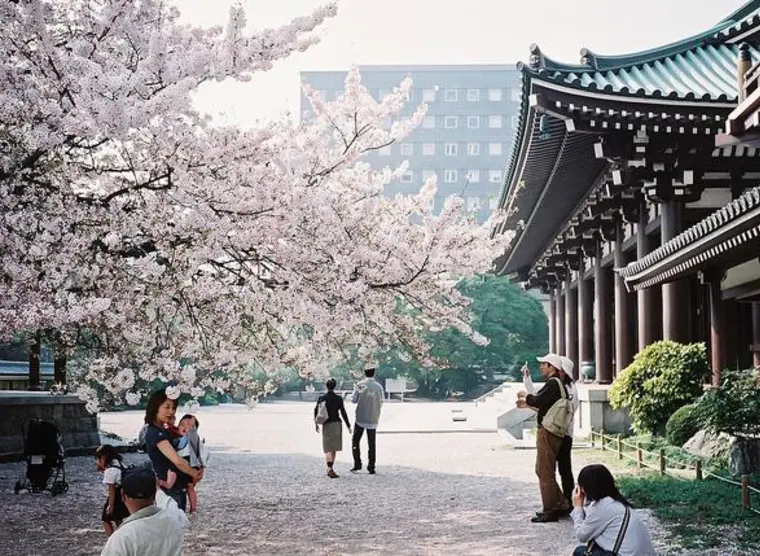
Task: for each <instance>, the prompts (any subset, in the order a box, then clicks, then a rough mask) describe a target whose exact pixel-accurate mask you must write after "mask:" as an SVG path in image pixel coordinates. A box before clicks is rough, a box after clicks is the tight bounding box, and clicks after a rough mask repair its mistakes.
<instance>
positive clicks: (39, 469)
mask: <svg viewBox="0 0 760 556" xmlns="http://www.w3.org/2000/svg"><path fill="white" fill-rule="evenodd" d="M22 433H24V434H23V439H24V459H25V460H26V473H25V474H24V476H23V477H22V478H21V479H19V480H18V481H16V484H15V485H14V487H13V492H14V493H15V494H18V493H19V492H20V491H21V490H22V489H24V490H27V491H29V492H33V493H39V492H43V491H45V490H49V491H50V493H51V494H52V495H53V496H56V495H58V494H63V493H64V492H66V491H67V490H69V485H68V483H66V469H65V468H64V464H65V462H66V458H65V456H66V454H65V452H64V449H63V444H61V435H60V434H59V433H58V428H57V427H56V426H55V424H54V423H51V422H50V421H41V420H34V421H30V422H29V424H28V425H27V427H26V432H24V431H23V427H22ZM51 480H52V483H51Z"/></svg>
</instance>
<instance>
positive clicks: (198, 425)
mask: <svg viewBox="0 0 760 556" xmlns="http://www.w3.org/2000/svg"><path fill="white" fill-rule="evenodd" d="M185 419H192V420H193V421H194V422H195V428H196V429H199V428H201V422H200V421H198V418H197V417H196V416H195V415H192V414H190V413H185V414H184V415H183V416H182V419H180V420H179V422H182V421H184V420H185Z"/></svg>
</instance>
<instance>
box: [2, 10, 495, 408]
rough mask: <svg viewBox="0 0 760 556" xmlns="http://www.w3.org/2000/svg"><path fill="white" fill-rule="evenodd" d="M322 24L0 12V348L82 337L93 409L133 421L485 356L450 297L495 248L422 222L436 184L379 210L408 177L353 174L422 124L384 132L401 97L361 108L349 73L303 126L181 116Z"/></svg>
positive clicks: (399, 92) (158, 14) (436, 220)
mask: <svg viewBox="0 0 760 556" xmlns="http://www.w3.org/2000/svg"><path fill="white" fill-rule="evenodd" d="M335 13H336V7H335V5H334V4H329V5H327V6H325V7H323V8H321V9H318V10H317V11H315V12H314V13H312V14H311V15H310V16H307V17H301V18H297V19H296V20H294V21H292V22H291V23H290V24H287V25H284V26H283V27H281V28H278V29H272V30H264V31H258V32H253V33H250V34H247V33H246V31H245V27H246V22H245V14H244V12H243V10H242V9H241V8H237V7H236V8H234V9H233V10H231V12H230V17H229V23H228V25H227V26H226V28H224V29H223V28H211V29H200V28H194V27H190V26H188V25H186V24H184V23H180V22H179V12H178V11H177V9H176V8H173V7H169V6H168V3H167V2H163V1H159V0H141V1H139V2H124V1H122V0H120V1H116V0H102V1H100V2H85V1H81V0H66V1H64V0H60V1H57V2H49V1H45V0H20V1H19V2H3V3H0V21H2V22H3V32H2V34H0V59H1V60H2V62H0V284H2V288H3V294H2V296H0V338H6V339H7V338H9V337H10V336H11V335H13V334H18V333H19V332H24V331H26V332H27V333H30V332H32V331H34V330H37V329H48V330H56V331H57V333H58V334H59V335H60V341H61V343H62V345H63V346H64V347H65V348H68V349H69V350H71V349H73V348H74V347H76V346H77V345H79V344H80V342H81V341H82V338H83V337H86V338H87V339H88V342H89V343H88V346H89V347H90V349H89V351H88V352H87V353H88V355H87V357H85V358H84V359H79V360H78V361H76V362H75V366H76V368H78V369H79V370H80V372H81V374H82V378H83V379H84V380H83V384H82V387H81V389H80V393H81V395H82V396H83V397H84V398H85V399H87V400H88V402H89V404H90V408H91V409H93V410H95V409H97V404H98V400H97V388H95V387H94V384H95V383H97V384H98V385H99V388H101V389H105V390H106V391H107V392H109V393H110V395H111V396H113V397H114V398H115V399H117V400H118V399H123V400H125V401H126V402H128V403H132V404H134V403H137V401H138V400H139V397H138V395H137V393H136V392H135V389H136V379H137V378H140V379H141V380H152V379H154V378H160V379H162V380H165V381H169V380H174V381H176V382H177V384H178V385H179V388H180V389H181V391H182V392H186V393H190V394H191V395H194V396H197V395H200V394H201V393H202V389H203V388H217V389H220V390H224V389H228V388H230V387H231V386H232V385H242V386H246V387H248V388H250V389H251V390H250V391H251V392H262V391H266V390H268V389H269V390H271V389H273V388H276V383H275V382H274V381H268V382H267V383H266V384H260V381H258V382H256V381H254V379H253V378H251V377H252V376H253V371H254V370H265V371H267V372H274V371H276V370H277V369H280V368H282V367H284V366H289V367H295V368H297V369H299V370H302V371H304V372H306V371H308V372H317V373H327V372H328V371H329V368H330V365H331V363H333V362H334V361H336V360H337V359H338V358H340V357H341V356H342V354H343V353H344V352H345V350H346V349H348V348H350V347H352V346H362V347H363V349H365V350H369V352H372V351H373V350H374V349H376V348H380V347H383V346H388V345H401V346H403V349H406V350H408V351H409V352H410V353H415V354H416V355H420V354H424V353H426V349H427V346H426V345H425V342H424V341H423V340H422V339H421V338H420V336H419V331H420V330H421V329H422V328H423V327H425V326H430V325H435V326H440V327H444V326H456V327H458V328H459V329H460V330H462V331H463V332H465V333H467V334H470V336H471V337H472V338H473V340H474V341H476V342H479V343H481V344H482V343H486V342H487V340H486V339H485V338H482V337H481V336H479V335H477V334H475V333H474V332H473V331H472V329H471V328H470V326H469V324H468V322H469V316H468V312H467V302H468V300H467V299H466V298H465V297H463V296H462V295H460V294H459V293H458V292H457V291H456V290H455V289H454V285H455V284H456V283H457V281H458V279H460V278H462V277H465V276H469V275H472V274H473V273H478V272H485V271H488V270H489V269H490V268H491V266H492V261H493V260H494V259H495V257H496V256H498V255H499V254H500V253H502V252H503V250H504V249H505V247H506V246H507V243H508V240H509V236H508V235H495V236H494V237H492V234H491V230H492V228H493V225H494V221H493V220H492V221H489V222H487V223H486V224H485V225H482V226H480V225H477V224H476V223H475V222H474V220H473V218H472V217H471V216H470V215H469V214H468V213H467V212H466V211H465V210H464V208H463V202H462V199H460V198H456V197H452V198H450V199H448V200H447V201H446V203H445V206H444V208H443V210H442V211H441V212H440V214H435V213H434V212H433V197H434V195H435V192H436V183H435V180H434V179H431V180H429V181H428V182H427V183H425V184H424V186H423V187H422V188H421V189H420V191H419V192H418V193H417V194H414V195H397V196H395V197H392V198H389V197H386V196H385V195H384V194H383V192H384V189H385V186H386V185H387V184H388V183H389V182H390V181H391V180H393V179H394V178H396V177H398V176H400V175H401V174H402V173H403V172H404V170H405V169H404V168H403V167H401V168H386V169H377V168H373V167H371V166H370V165H369V164H368V163H367V162H366V161H365V159H364V155H365V154H366V153H368V152H370V151H372V150H375V149H379V148H381V147H383V146H385V145H388V144H391V143H393V142H394V141H398V140H399V139H402V138H403V137H405V136H407V135H408V134H409V133H410V132H411V131H412V130H413V129H414V128H415V127H416V126H417V125H418V124H419V123H420V122H421V120H422V118H423V116H424V113H425V107H424V106H421V107H419V108H418V109H417V110H416V111H415V112H414V113H413V114H412V115H411V116H410V117H402V116H401V113H402V109H403V107H404V99H405V98H406V94H407V91H408V90H409V88H410V87H411V82H410V81H409V80H406V81H404V82H403V83H401V84H400V86H399V87H398V88H397V89H396V90H394V91H393V92H392V93H391V94H389V95H388V96H387V97H386V98H384V99H382V100H380V101H379V102H377V101H375V100H374V99H373V98H372V96H371V95H370V94H369V92H368V91H367V89H366V88H365V87H363V86H362V83H361V78H360V75H359V73H358V71H357V70H355V69H354V70H352V71H350V73H349V74H348V77H347V79H346V86H345V92H344V93H343V95H342V96H341V97H340V98H339V99H337V100H336V101H334V102H330V103H326V102H325V101H324V99H322V98H320V96H319V94H317V93H316V92H315V91H311V90H308V89H307V90H306V94H307V96H308V98H309V99H310V101H311V103H312V105H313V108H314V112H315V117H314V120H313V121H311V122H309V123H305V124H302V125H299V126H294V125H293V124H292V123H291V122H288V121H283V122H279V123H272V124H269V125H267V126H266V127H262V128H260V129H257V130H253V131H244V130H241V129H238V128H219V127H213V126H211V125H209V122H208V119H207V118H206V117H205V116H203V115H202V114H199V113H198V112H197V111H196V110H195V109H194V108H193V105H192V100H191V94H192V93H193V92H194V91H195V90H196V89H197V88H198V87H199V86H200V85H201V84H202V83H204V82H206V81H210V80H218V81H220V80H224V79H229V78H232V79H237V80H246V79H248V78H249V77H250V76H251V74H252V73H253V72H256V71H265V70H267V69H269V68H270V67H271V65H272V64H273V63H274V62H276V61H277V60H279V59H282V58H285V57H287V56H288V55H290V54H291V53H293V52H296V51H300V50H303V49H305V48H308V47H309V46H311V45H312V44H314V43H315V42H316V40H317V38H318V37H317V35H316V34H315V30H316V29H317V28H318V27H319V25H320V24H322V23H323V22H324V21H325V20H326V19H328V18H330V17H332V16H334V15H335ZM388 119H392V120H393V121H394V123H393V125H392V126H391V127H390V129H387V130H386V129H384V126H383V122H385V121H387V120H388ZM494 218H498V215H497V216H495V217H494ZM180 361H183V362H185V363H187V362H191V364H190V365H188V364H183V365H180V363H179V362H180Z"/></svg>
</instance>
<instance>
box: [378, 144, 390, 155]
mask: <svg viewBox="0 0 760 556" xmlns="http://www.w3.org/2000/svg"><path fill="white" fill-rule="evenodd" d="M377 154H379V155H380V156H390V155H391V146H390V145H385V146H384V147H380V148H379V149H378V150H377Z"/></svg>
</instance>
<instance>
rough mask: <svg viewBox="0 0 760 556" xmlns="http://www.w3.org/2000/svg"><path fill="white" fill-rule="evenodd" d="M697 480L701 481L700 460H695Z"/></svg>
mask: <svg viewBox="0 0 760 556" xmlns="http://www.w3.org/2000/svg"><path fill="white" fill-rule="evenodd" d="M697 480H698V481H701V480H702V460H701V459H698V460H697Z"/></svg>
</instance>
